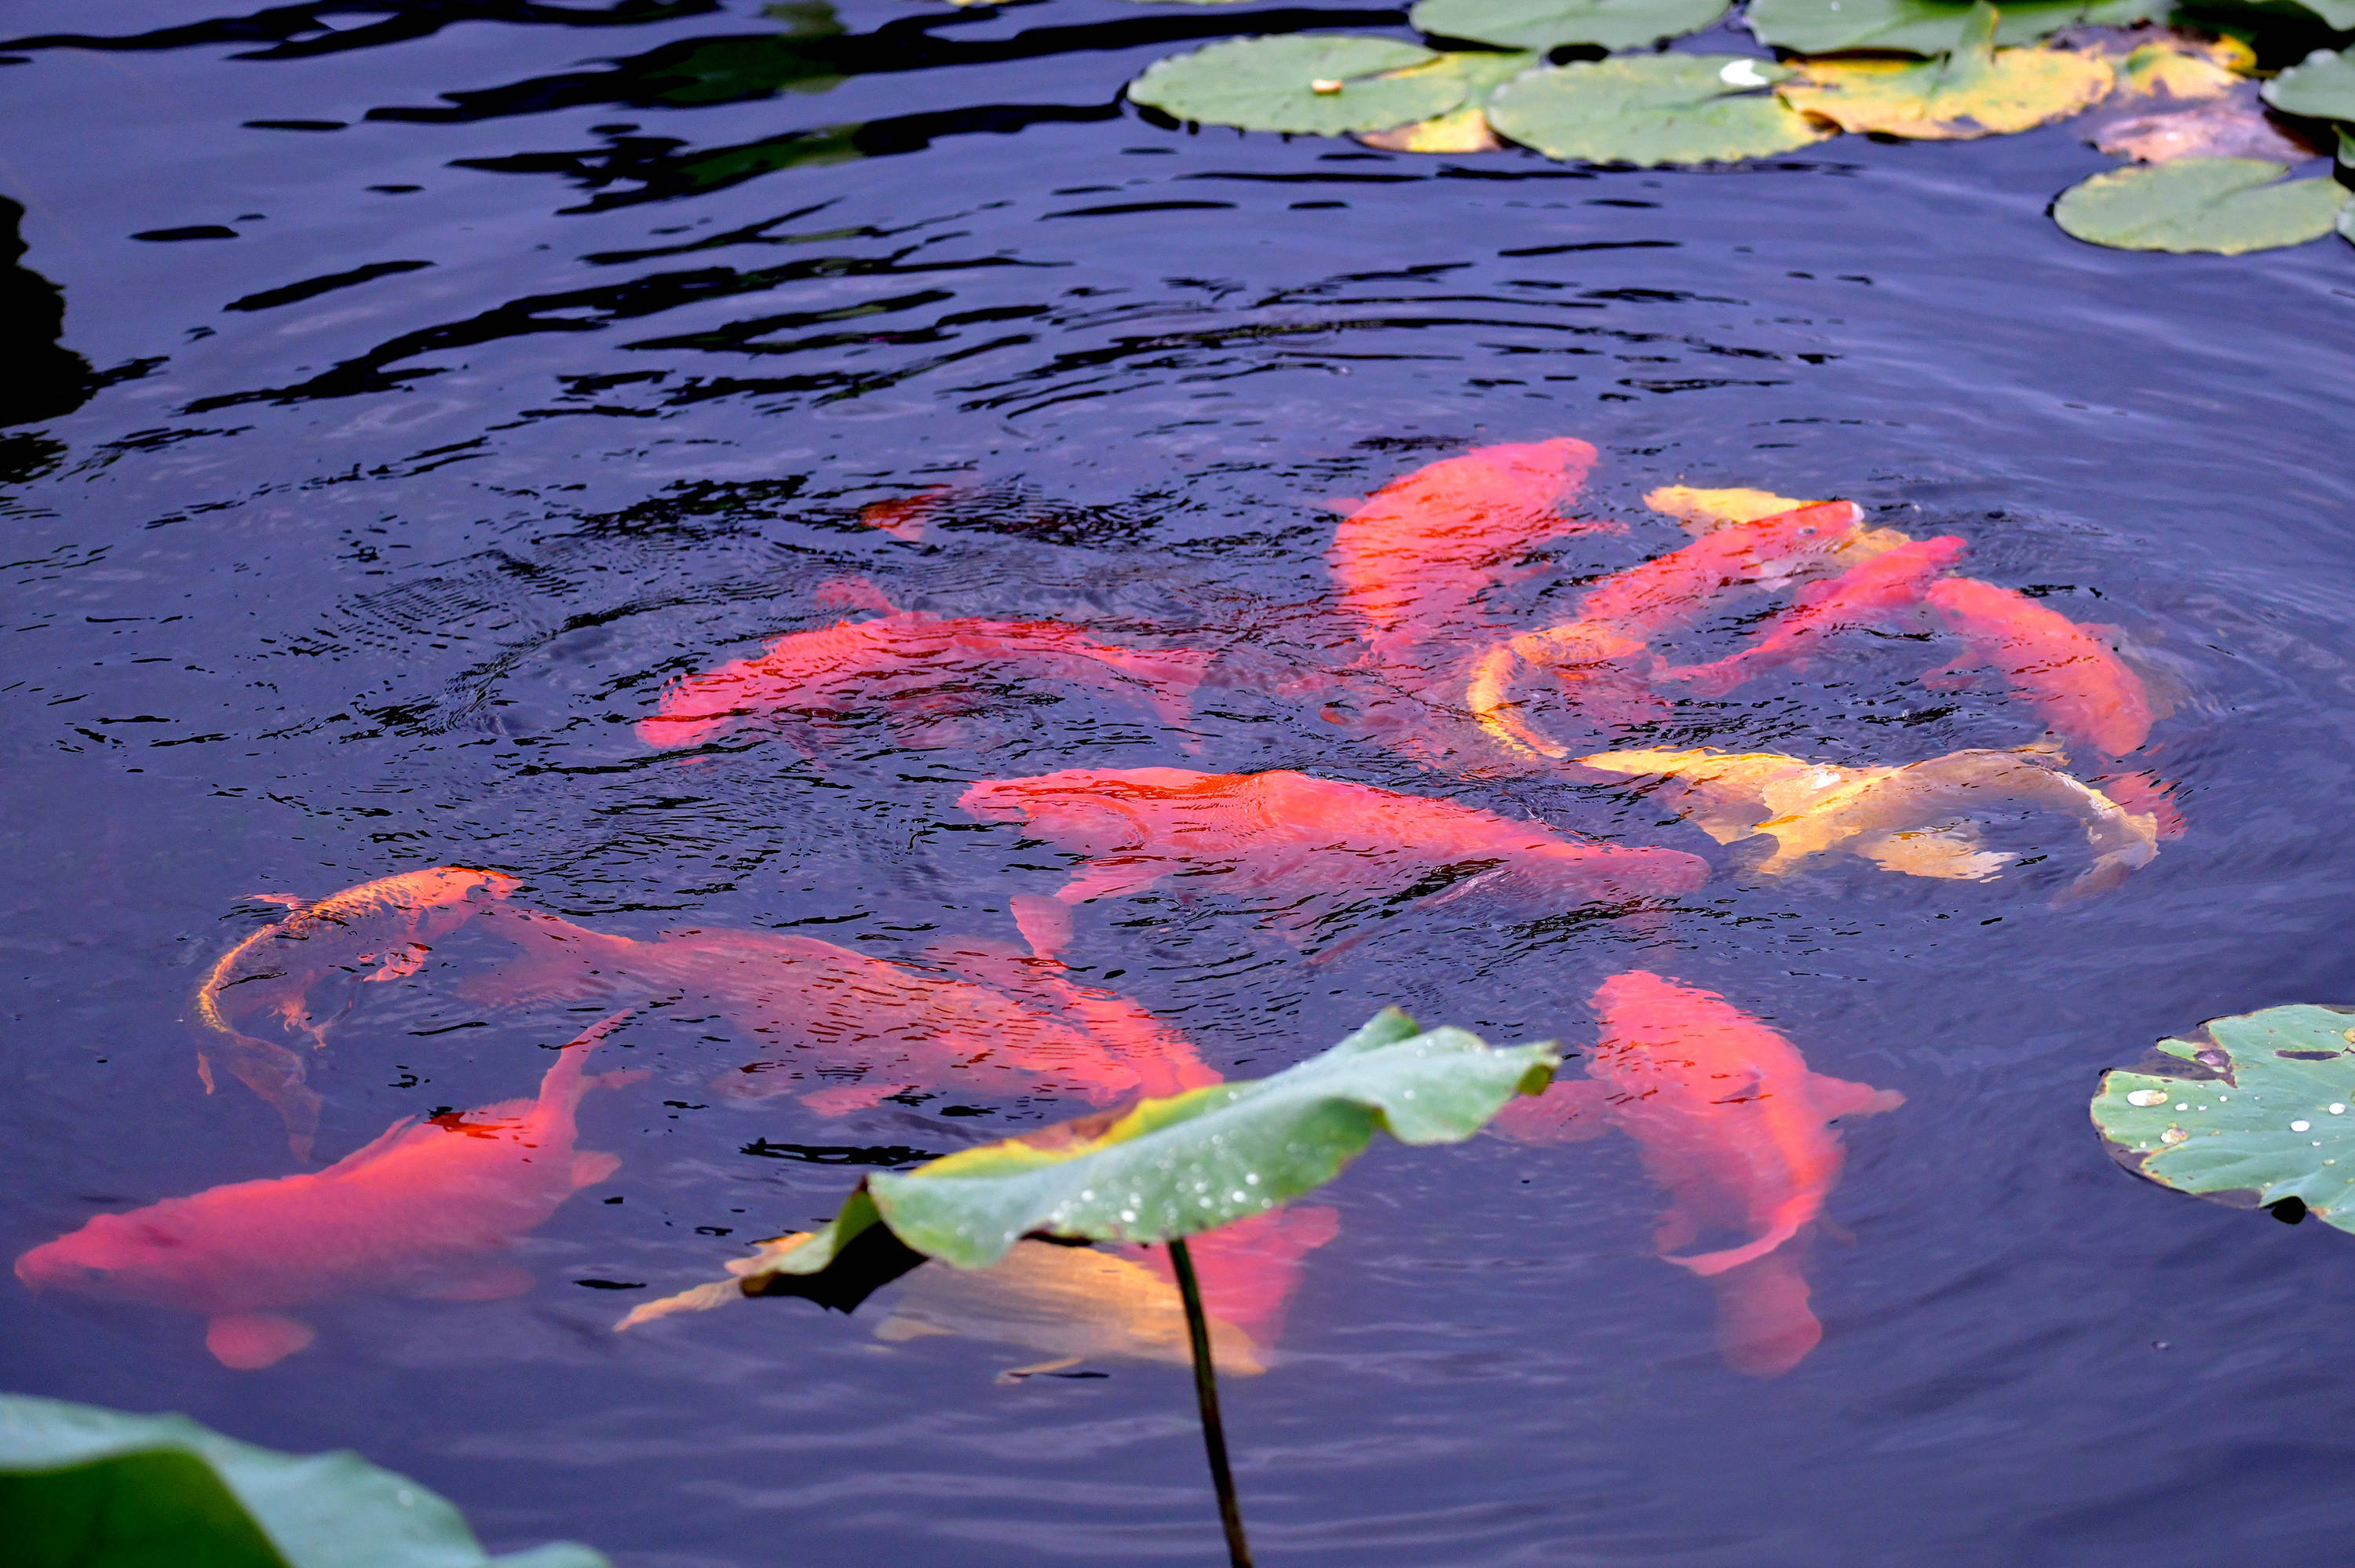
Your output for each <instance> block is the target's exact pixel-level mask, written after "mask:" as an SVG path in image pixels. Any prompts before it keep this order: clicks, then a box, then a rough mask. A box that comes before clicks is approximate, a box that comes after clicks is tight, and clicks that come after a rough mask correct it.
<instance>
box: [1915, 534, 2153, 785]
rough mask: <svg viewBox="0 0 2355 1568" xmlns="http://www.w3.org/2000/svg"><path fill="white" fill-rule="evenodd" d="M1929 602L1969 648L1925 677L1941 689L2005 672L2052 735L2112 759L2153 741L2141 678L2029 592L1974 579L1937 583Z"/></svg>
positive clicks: (2147, 695) (2148, 697)
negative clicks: (1975, 673) (1978, 673)
mask: <svg viewBox="0 0 2355 1568" xmlns="http://www.w3.org/2000/svg"><path fill="white" fill-rule="evenodd" d="M1928 602H1929V605H1930V609H1931V610H1932V612H1933V613H1934V615H1935V616H1936V617H1937V618H1938V620H1939V621H1940V623H1941V624H1942V625H1944V626H1945V629H1946V630H1949V631H1951V632H1953V633H1954V634H1955V636H1957V637H1959V638H1960V639H1962V641H1963V644H1964V648H1965V652H1963V654H1962V655H1961V656H1960V657H1958V658H1956V659H1955V661H1954V662H1952V663H1950V664H1947V665H1945V667H1943V668H1942V669H1938V670H1934V671H1932V672H1931V673H1929V674H1927V675H1925V676H1923V683H1924V684H1927V685H1931V686H1937V685H1939V684H1942V683H1945V682H1946V681H1947V680H1949V679H1950V678H1951V677H1952V676H1954V675H1955V674H1956V673H1960V672H1963V671H1966V670H1970V669H1972V668H1975V667H1978V666H1989V667H1992V668H1993V669H1995V670H1996V671H1998V673H2001V674H2002V676H2003V678H2004V679H2005V680H2006V681H2007V682H2009V683H2010V686H2011V689H2012V690H2013V692H2014V693H2016V694H2018V695H2019V697H2020V699H2021V700H2022V701H2024V702H2026V703H2027V704H2028V705H2030V707H2032V708H2034V709H2035V710H2036V712H2037V714H2038V715H2040V716H2041V718H2042V719H2043V720H2044V722H2045V723H2046V725H2048V726H2051V730H2052V732H2053V733H2054V734H2056V735H2059V736H2063V737H2065V738H2067V739H2070V740H2073V741H2077V742H2080V743H2082V744H2083V745H2086V746H2090V747H2094V749H2095V750H2097V751H2100V752H2102V753H2103V754H2105V756H2109V757H2124V756H2125V755H2126V753H2128V752H2130V751H2133V750H2136V749H2137V748H2138V747H2140V746H2141V745H2142V743H2143V742H2144V741H2146V740H2147V739H2149V738H2150V724H2151V708H2150V696H2149V694H2148V693H2147V692H2146V691H2145V690H2144V688H2143V683H2142V677H2141V676H2139V675H2137V674H2136V673H2134V672H2133V671H2132V670H2130V669H2128V668H2127V667H2126V662H2125V661H2124V660H2122V659H2120V658H2119V657H2118V656H2117V654H2116V652H2115V651H2114V650H2112V649H2111V648H2110V647H2109V645H2108V644H2106V643H2105V642H2104V641H2102V640H2101V639H2100V638H2098V637H2096V636H2094V634H2093V633H2092V632H2091V631H2089V630H2086V629H2085V628H2083V627H2082V626H2080V625H2078V624H2077V623H2076V622H2075V621H2073V620H2070V619H2069V618H2068V617H2067V616H2065V615H2062V614H2061V613H2060V612H2059V611H2057V610H2052V609H2046V608H2045V607H2044V606H2043V605H2041V604H2039V603H2037V602H2036V600H2034V599H2030V598H2029V597H2028V596H2027V595H2026V594H2023V593H2019V592H2018V591H2016V590H2014V589H2011V588H1997V587H1996V586H1995V585H1993V584H1992V583H1983V582H1980V581H1977V579H1976V578H1972V577H1948V578H1946V579H1945V581H1943V582H1940V583H1938V584H1936V585H1935V586H1934V587H1933V588H1931V589H1930V592H1929V596H1928Z"/></svg>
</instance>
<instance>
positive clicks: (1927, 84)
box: [1780, 0, 2116, 141]
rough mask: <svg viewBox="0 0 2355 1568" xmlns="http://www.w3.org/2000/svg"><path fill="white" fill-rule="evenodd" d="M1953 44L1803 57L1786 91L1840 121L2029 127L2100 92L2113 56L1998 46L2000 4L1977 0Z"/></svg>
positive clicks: (1969, 133) (1969, 129)
mask: <svg viewBox="0 0 2355 1568" xmlns="http://www.w3.org/2000/svg"><path fill="white" fill-rule="evenodd" d="M1971 16H1972V20H1971V22H1970V24H1969V26H1968V27H1967V28H1966V31H1965V34H1964V37H1963V39H1962V41H1961V43H1959V44H1958V45H1957V46H1956V47H1955V52H1954V53H1953V54H1951V55H1948V56H1947V57H1946V58H1944V59H1937V60H1921V61H1911V60H1889V59H1856V60H1809V61H1807V62H1806V70H1805V72H1804V74H1802V75H1800V76H1797V77H1795V78H1793V79H1791V80H1789V81H1786V82H1785V83H1784V84H1783V86H1782V88H1781V89H1780V90H1781V93H1782V96H1783V101H1785V102H1786V103H1788V104H1789V105H1790V106H1791V107H1792V108H1794V109H1796V110H1799V111H1802V112H1803V113H1806V114H1810V115H1813V116H1815V117H1816V118H1817V119H1819V120H1825V121H1828V122H1831V123H1832V124H1835V125H1838V127H1839V128H1840V129H1841V130H1843V131H1874V132H1881V133H1882V134H1884V135H1890V136H1905V137H1910V138H1913V139H1914V140H1917V141H1955V140H1959V139H1964V138H1968V137H1973V136H1992V135H2001V134H2004V133H2007V132H2014V131H2026V130H2030V129H2031V128H2033V127H2035V126H2038V125H2041V124H2043V123H2044V122H2047V121H2050V120H2059V119H2062V118H2064V117H2065V116H2068V115H2071V114H2074V113H2076V112H2077V111H2079V110H2082V109H2083V108H2085V107H2087V106H2088V105H2090V104H2092V103H2094V102H2095V101H2098V100H2099V99H2101V98H2102V97H2103V95H2105V93H2107V92H2108V91H2109V90H2110V85H2111V83H2112V82H2113V81H2115V79H2116V77H2115V73H2114V72H2113V71H2112V70H2111V69H2110V66H2109V62H2108V61H2107V60H2105V59H2103V58H2100V57H2099V56H2096V55H2089V54H2080V53H2078V52H2076V51H2074V50H2071V49H2053V48H2024V49H1998V48H1996V47H1995V32H1996V22H1997V16H1996V9H1995V7H1994V6H1992V5H1987V4H1986V3H1985V0H1981V3H1980V4H1979V5H1975V6H1973V7H1972V8H1971Z"/></svg>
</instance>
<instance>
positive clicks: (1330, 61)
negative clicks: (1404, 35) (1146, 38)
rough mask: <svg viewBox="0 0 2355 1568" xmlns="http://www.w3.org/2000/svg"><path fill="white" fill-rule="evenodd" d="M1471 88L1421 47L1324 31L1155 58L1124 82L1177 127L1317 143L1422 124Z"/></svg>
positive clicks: (1134, 96) (1133, 96) (1132, 96)
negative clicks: (1237, 130)
mask: <svg viewBox="0 0 2355 1568" xmlns="http://www.w3.org/2000/svg"><path fill="white" fill-rule="evenodd" d="M1469 91H1470V84H1469V82H1468V81H1467V79H1466V78H1465V75H1464V73H1463V72H1462V70H1460V69H1457V68H1456V67H1455V65H1454V64H1453V63H1452V62H1450V61H1448V60H1446V59H1444V58H1443V57H1441V56H1439V55H1437V54H1435V53H1433V51H1432V50H1430V49H1426V48H1423V47H1422V46H1421V45H1418V44H1406V43H1401V42H1399V41H1398V40H1396V39H1394V38H1365V37H1349V36H1347V35H1335V34H1327V33H1319V34H1303V33H1287V34H1282V35H1279V36H1275V37H1258V38H1230V39H1228V40H1227V41H1225V42H1223V43H1217V44H1212V45H1210V46H1209V48H1200V49H1196V50H1194V51H1193V52H1192V53H1191V54H1183V55H1175V56H1172V57H1170V58H1167V59H1162V60H1156V61H1154V62H1153V64H1151V65H1149V66H1147V67H1146V69H1145V73H1144V74H1143V75H1141V76H1139V77H1138V78H1137V79H1135V81H1132V82H1130V83H1129V84H1128V97H1129V101H1130V102H1132V103H1141V104H1144V105H1146V107H1148V108H1153V109H1158V110H1160V111H1162V112H1163V113H1165V114H1171V115H1175V116H1176V117H1177V118H1178V119H1180V120H1197V121H1199V122H1202V123H1203V124H1205V125H1234V126H1240V127H1241V129H1243V130H1246V131H1292V132H1304V133H1305V134H1309V135H1316V136H1338V135H1341V134H1343V133H1345V132H1351V131H1387V130H1389V129H1390V128H1391V127H1392V126H1394V125H1406V124H1411V123H1412V122H1415V121H1418V120H1429V119H1431V118H1433V116H1435V115H1440V114H1444V113H1446V112H1447V111H1449V110H1451V109H1454V108H1455V107H1456V106H1457V105H1459V104H1461V103H1462V102H1463V101H1464V100H1465V95H1466V94H1467V93H1468V92H1469Z"/></svg>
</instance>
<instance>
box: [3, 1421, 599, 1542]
mask: <svg viewBox="0 0 2355 1568" xmlns="http://www.w3.org/2000/svg"><path fill="white" fill-rule="evenodd" d="M0 1520H6V1521H7V1537H8V1557H7V1561H8V1563H10V1564H11V1568H131V1565H133V1564H140V1563H170V1564H172V1565H173V1568H492V1565H496V1568H610V1564H608V1563H606V1561H605V1559H604V1558H603V1557H602V1556H601V1555H600V1554H598V1553H597V1552H591V1551H590V1550H589V1549H588V1548H587V1547H585V1546H575V1545H571V1544H570V1543H559V1544H556V1545H550V1546H543V1547H540V1548H538V1550H536V1551H532V1552H515V1553H512V1554H510V1555H508V1556H505V1557H492V1556H489V1555H487V1554H486V1553H485V1552H484V1551H483V1549H482V1547H481V1546H480V1545H479V1544H478V1543H477V1542H475V1540H474V1531H471V1530H469V1529H467V1528H466V1521H465V1520H464V1517H462V1516H461V1515H460V1514H459V1512H458V1510H456V1509H454V1508H453V1507H451V1506H450V1504H449V1503H447V1502H445V1501H443V1500H442V1499H441V1498H439V1497H436V1496H435V1495H434V1494H433V1493H432V1492H430V1491H427V1490H426V1489H424V1488H423V1487H421V1486H419V1485H418V1484H417V1483H416V1482H415V1481H412V1480H410V1479H408V1478H405V1477H401V1476H397V1475H394V1474H393V1473H392V1472H391V1471H389V1470H379V1469H378V1468H377V1467H375V1466H374V1465H371V1464H368V1462H367V1461H365V1460H363V1459H362V1458H360V1457H359V1456H358V1455H357V1454H318V1455H313V1456H310V1457H298V1456H295V1455H293V1454H281V1453H277V1452H274V1451H273V1450H272V1449H268V1448H256V1447H254V1446H251V1445H250V1444H245V1443H240V1442H237V1441H235V1440H234V1439H232V1438H228V1437H224V1436H221V1435H220V1434H219V1433H218V1432H213V1431H209V1430H208V1429H206V1428H205V1427H202V1426H199V1425H197V1424H196V1423H195V1422H193V1421H191V1420H189V1419H188V1418H187V1417H186V1416H185V1415H127V1414H123V1413H121V1412H119V1411H112V1410H101V1409H99V1408H97V1407H96V1406H94V1405H88V1404H67V1403H65V1402H64V1401H62V1400H55V1399H33V1398H28V1397H26V1396H22V1395H17V1394H0Z"/></svg>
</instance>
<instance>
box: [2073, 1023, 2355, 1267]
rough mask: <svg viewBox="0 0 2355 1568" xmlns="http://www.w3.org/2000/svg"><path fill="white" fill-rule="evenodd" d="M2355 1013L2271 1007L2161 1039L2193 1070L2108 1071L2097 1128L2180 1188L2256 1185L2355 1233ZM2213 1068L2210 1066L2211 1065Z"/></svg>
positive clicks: (2219, 1190) (2235, 1189)
mask: <svg viewBox="0 0 2355 1568" xmlns="http://www.w3.org/2000/svg"><path fill="white" fill-rule="evenodd" d="M2350 1025H2355V1013H2350V1012H2346V1011H2344V1010H2341V1009H2339V1008H2333V1007H2310V1006H2296V1007H2269V1008H2267V1009H2265V1010H2264V1012H2250V1013H2243V1014H2242V1015H2240V1016H2239V1017H2236V1018H2219V1019H2215V1020H2212V1021H2211V1022H2209V1023H2208V1025H2207V1026H2206V1029H2205V1031H2204V1033H2205V1034H2206V1036H2207V1037H2206V1039H2205V1040H2162V1041H2160V1042H2159V1043H2158V1049H2159V1052H2160V1054H2162V1055H2166V1056H2171V1057H2175V1058H2177V1059H2179V1060H2181V1061H2183V1062H2185V1063H2187V1064H2190V1067H2189V1068H2188V1069H2187V1071H2186V1072H2185V1073H2184V1074H2182V1075H2176V1074H2174V1073H2172V1072H2169V1071H2164V1070H2161V1071H2156V1072H2150V1073H2136V1072H2127V1071H2125V1070H2123V1069H2121V1070H2117V1071H2113V1072H2109V1073H2105V1074H2104V1075H2102V1092H2101V1093H2100V1094H2098V1095H2096V1096H2094V1105H2093V1111H2094V1127H2095V1128H2099V1129H2100V1131H2101V1134H2102V1136H2103V1137H2104V1138H2105V1139H2108V1140H2109V1141H2110V1143H2111V1144H2112V1145H2113V1146H2114V1147H2115V1151H2116V1152H2117V1154H2118V1155H2119V1157H2120V1158H2121V1159H2123V1160H2126V1162H2127V1163H2128V1164H2129V1165H2130V1166H2132V1167H2133V1168H2135V1169H2137V1170H2139V1171H2141V1172H2142V1174H2144V1175H2146V1176H2147V1177H2149V1178H2150V1179H2151V1180H2152V1181H2157V1182H2158V1183H2160V1184H2161V1185H2162V1186H2168V1187H2172V1188H2174V1189H2175V1190H2176V1191H2178V1192H2197V1193H2201V1194H2207V1195H2219V1196H2221V1195H2224V1194H2233V1195H2238V1194H2241V1193H2247V1192H2254V1193H2255V1194H2256V1200H2257V1202H2259V1203H2261V1204H2264V1205H2267V1206H2270V1205H2272V1204H2275V1203H2278V1202H2281V1201H2282V1200H2284V1199H2286V1198H2296V1199H2297V1200H2298V1201H2299V1202H2301V1203H2303V1204H2304V1205H2305V1212H2306V1213H2310V1214H2314V1215H2316V1216H2318V1218H2321V1219H2324V1220H2328V1222H2329V1223H2330V1224H2334V1225H2337V1226H2338V1227H2339V1229H2340V1230H2343V1231H2355V1111H2350V1106H2355V1050H2350V1049H2349V1047H2350V1044H2355V1028H2350ZM2203 1069H2204V1071H2203Z"/></svg>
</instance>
